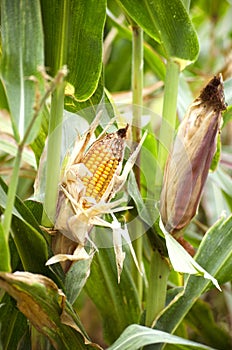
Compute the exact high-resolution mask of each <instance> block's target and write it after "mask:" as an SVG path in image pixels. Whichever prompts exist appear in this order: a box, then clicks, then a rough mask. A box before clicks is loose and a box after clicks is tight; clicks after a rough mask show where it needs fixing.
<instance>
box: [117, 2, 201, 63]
mask: <svg viewBox="0 0 232 350" xmlns="http://www.w3.org/2000/svg"><path fill="white" fill-rule="evenodd" d="M120 3H121V5H122V7H123V8H124V9H125V11H126V12H127V13H128V14H129V15H130V16H131V17H132V19H133V20H134V21H135V22H136V23H138V25H140V26H141V27H142V28H143V29H144V31H145V32H147V34H149V35H150V36H151V37H152V38H153V39H154V40H156V41H157V42H159V43H160V44H161V45H162V47H163V49H164V52H165V54H166V56H167V58H173V59H175V60H176V61H178V62H179V63H180V64H181V66H182V68H184V66H186V64H188V63H190V62H193V61H195V59H196V58H197V56H198V52H199V44H198V38H197V35H196V32H195V30H194V28H193V25H192V23H191V20H190V18H189V16H188V13H187V11H186V9H185V7H184V5H183V3H182V1H181V0H173V1H172V2H171V3H170V1H168V0H156V1H148V0H142V1H140V0H135V1H133V2H132V1H130V0H123V1H120Z"/></svg>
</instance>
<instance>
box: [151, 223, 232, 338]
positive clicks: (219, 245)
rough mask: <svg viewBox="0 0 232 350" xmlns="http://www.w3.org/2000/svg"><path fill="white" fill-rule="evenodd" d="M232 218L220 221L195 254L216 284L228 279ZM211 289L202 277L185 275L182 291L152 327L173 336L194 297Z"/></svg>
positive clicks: (230, 259)
mask: <svg viewBox="0 0 232 350" xmlns="http://www.w3.org/2000/svg"><path fill="white" fill-rule="evenodd" d="M231 241H232V217H229V218H228V219H227V220H224V218H221V219H220V220H218V221H217V222H216V223H215V225H213V226H212V227H211V228H210V229H209V231H208V232H207V233H206V235H205V236H204V238H203V240H202V242H201V244H200V246H199V249H198V252H197V255H196V257H195V259H196V261H197V262H198V264H200V265H201V266H203V267H204V268H205V269H206V270H207V271H208V272H209V273H210V274H211V275H212V276H215V278H217V280H218V282H219V283H225V282H226V281H228V280H229V279H231V275H232V271H231V267H232V263H231V261H232V250H231ZM210 287H212V285H211V283H210V281H209V280H207V279H204V278H203V277H197V276H189V277H188V278H187V280H186V284H185V288H184V290H183V291H182V292H180V293H179V294H178V295H177V296H176V298H175V299H174V300H173V301H172V302H171V303H170V304H169V305H168V306H167V308H166V309H164V311H163V312H162V314H161V316H160V317H159V319H158V320H157V322H156V323H155V328H157V329H160V330H163V331H166V332H170V333H173V332H174V331H175V330H176V328H177V327H178V325H179V324H180V323H181V321H182V320H183V318H184V317H185V315H186V314H187V313H188V311H189V310H190V309H191V307H192V306H193V304H194V303H195V301H196V300H197V298H199V297H200V296H201V295H202V294H203V293H204V292H205V291H206V289H207V288H210Z"/></svg>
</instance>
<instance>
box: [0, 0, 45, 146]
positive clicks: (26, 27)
mask: <svg viewBox="0 0 232 350" xmlns="http://www.w3.org/2000/svg"><path fill="white" fill-rule="evenodd" d="M1 15H2V22H1V34H2V62H1V75H2V81H3V83H4V86H5V92H6V96H7V100H8V105H9V109H10V114H11V118H12V125H13V129H14V136H15V139H16V140H17V142H19V141H20V140H22V138H23V137H24V135H25V133H26V131H27V129H28V127H29V125H30V123H31V121H32V118H33V116H34V113H35V111H34V107H35V103H36V98H37V96H38V95H39V94H40V95H41V93H42V92H43V80H42V77H41V74H40V73H39V71H38V68H39V66H40V67H41V66H43V64H44V58H43V32H42V22H41V15H40V3H39V0H33V1H30V0H25V1H18V0H12V1H7V0H3V1H2V2H1ZM32 76H33V78H31V77H32ZM40 119H41V118H40V117H39V118H37V120H36V122H35V123H34V125H33V127H32V129H31V131H30V134H29V136H28V138H27V140H26V141H27V142H28V143H30V142H31V141H33V139H34V138H35V136H36V135H37V133H38V130H39V126H40Z"/></svg>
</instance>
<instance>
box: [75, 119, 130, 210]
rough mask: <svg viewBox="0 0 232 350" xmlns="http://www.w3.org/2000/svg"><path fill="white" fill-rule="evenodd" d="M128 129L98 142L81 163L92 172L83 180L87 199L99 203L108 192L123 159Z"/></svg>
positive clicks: (87, 204) (84, 204) (85, 205)
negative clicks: (89, 198)
mask: <svg viewBox="0 0 232 350" xmlns="http://www.w3.org/2000/svg"><path fill="white" fill-rule="evenodd" d="M127 129H128V125H127V126H126V127H125V128H123V129H119V130H118V131H117V132H114V133H111V134H107V135H106V136H104V137H103V138H101V139H99V140H97V141H96V142H94V143H93V144H92V146H91V147H90V149H89V150H88V151H87V153H86V154H85V155H84V157H83V158H82V160H81V163H83V164H84V165H85V166H86V168H87V169H88V170H89V171H90V172H91V175H87V176H85V177H83V178H82V182H83V184H84V185H85V194H84V196H85V197H91V198H93V199H94V200H95V201H96V202H99V201H100V199H101V198H102V196H103V194H104V193H105V191H106V190H107V188H108V186H109V184H110V181H111V180H112V178H113V175H114V174H115V172H116V171H117V168H118V166H119V164H120V162H121V160H122V158H123V154H124V148H125V142H124V139H125V137H126V133H127ZM83 206H84V207H89V203H88V202H83Z"/></svg>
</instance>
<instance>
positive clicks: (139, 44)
mask: <svg viewBox="0 0 232 350" xmlns="http://www.w3.org/2000/svg"><path fill="white" fill-rule="evenodd" d="M132 105H133V123H132V135H133V141H134V142H136V143H137V144H138V143H139V141H140V139H141V117H142V106H143V31H142V29H141V28H139V27H138V26H137V25H132ZM136 165H137V166H136V168H135V170H134V171H135V178H136V181H137V184H138V188H139V189H140V156H138V158H137V162H136ZM141 225H142V223H141ZM140 230H142V227H140V225H137V226H136V231H137V232H138V233H139V231H140ZM138 236H139V234H138ZM142 248H143V239H142V237H141V236H140V237H139V238H138V239H137V240H136V241H135V242H134V249H135V253H136V256H137V259H138V263H139V266H140V267H142ZM134 278H135V282H136V285H137V289H138V293H139V297H140V300H142V294H143V280H142V276H141V275H140V274H139V273H138V271H137V270H136V271H134Z"/></svg>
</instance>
